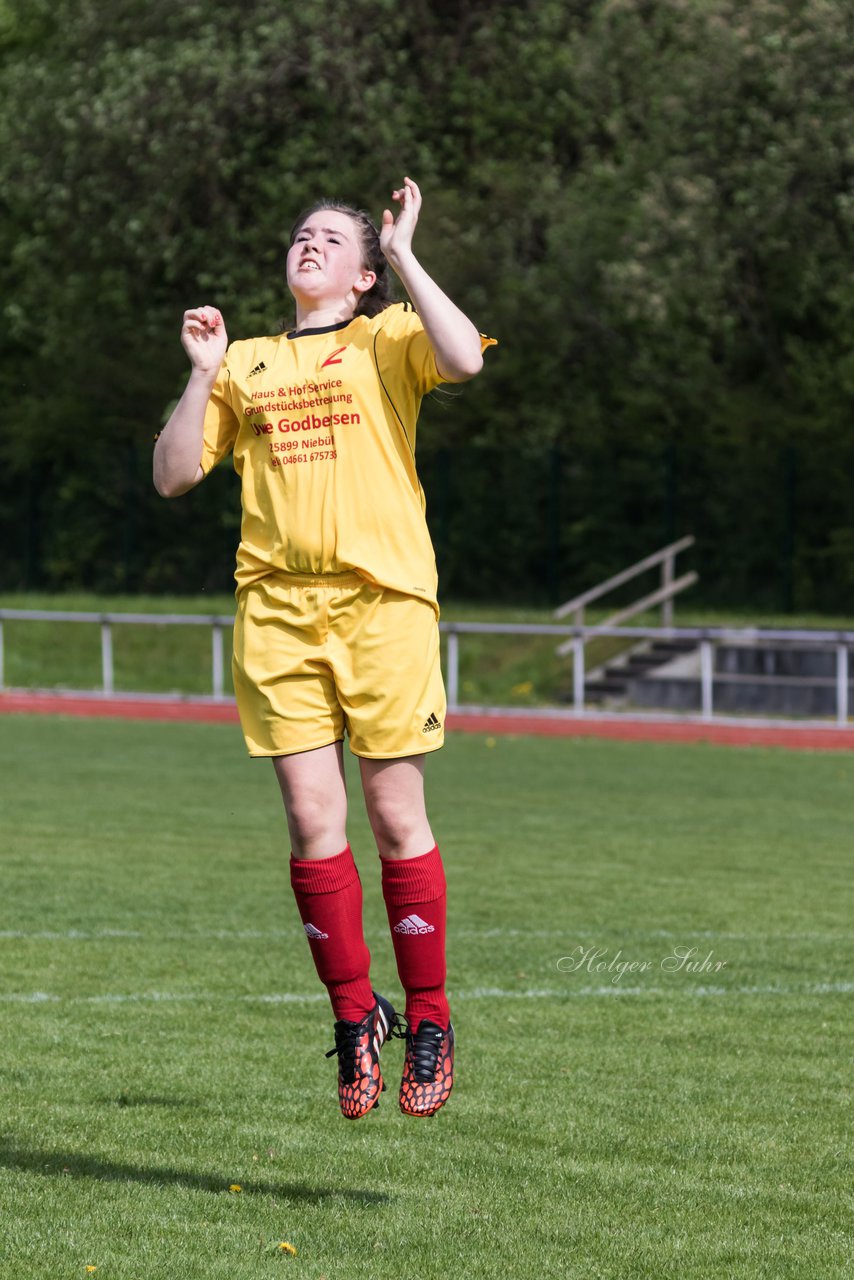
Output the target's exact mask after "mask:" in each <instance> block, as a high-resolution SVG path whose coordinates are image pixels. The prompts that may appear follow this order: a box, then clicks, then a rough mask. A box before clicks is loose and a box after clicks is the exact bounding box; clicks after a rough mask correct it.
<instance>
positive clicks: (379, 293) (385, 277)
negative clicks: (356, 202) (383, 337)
mask: <svg viewBox="0 0 854 1280" xmlns="http://www.w3.org/2000/svg"><path fill="white" fill-rule="evenodd" d="M324 209H329V210H331V211H332V212H333V213H344V214H346V215H347V217H348V218H351V219H352V220H353V222H354V223H355V224H356V230H357V231H358V233H359V243H360V244H361V246H362V263H363V265H364V266H365V267H366V268H367V270H368V271H373V272H374V274H375V275H376V277H377V278H376V280H375V282H374V283H373V284H372V285H371V287H370V289H368V290H367V291H366V292H365V293H362V294H360V295H359V301H358V303H357V305H356V310H355V313H354V314H355V315H357V316H375V315H378V314H379V312H380V311H384V310H385V308H386V307H388V306H391V304H392V302H393V301H394V298H393V297H392V280H391V272H390V271H389V266H388V263H387V262H386V258H385V254H384V253H383V251H382V249H381V248H380V233H379V231H378V230H377V228H376V225H375V224H374V222H373V221H372V219H371V216H370V214H368V213H366V212H365V210H364V209H354V208H353V206H352V205H349V204H343V203H341V201H339V200H318V201H317V203H316V204H313V205H310V206H309V208H308V209H303V211H302V213H301V214H300V215H299V217H298V218H297V220H296V222H295V223H294V225H293V227H292V228H291V234H290V237H289V239H288V245H292V244H293V242H294V240H295V239H296V235H297V232H298V231H299V229H300V227H302V226H303V224H304V223H305V222H306V221H307V220H308V219H309V218H310V217H311V216H312V214H315V213H320V212H321V211H322V210H324Z"/></svg>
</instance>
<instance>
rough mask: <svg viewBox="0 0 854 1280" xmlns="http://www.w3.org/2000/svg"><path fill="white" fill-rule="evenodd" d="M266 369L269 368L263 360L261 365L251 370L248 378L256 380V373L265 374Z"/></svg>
mask: <svg viewBox="0 0 854 1280" xmlns="http://www.w3.org/2000/svg"><path fill="white" fill-rule="evenodd" d="M266 368H267V366H266V365H265V363H264V361H263V360H262V361H261V363H260V364H256V366H255V368H254V369H250V370H249V372H248V373H247V375H246V376H247V378H254V377H255V374H256V373H263V372H264V370H265V369H266Z"/></svg>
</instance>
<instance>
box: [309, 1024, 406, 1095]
mask: <svg viewBox="0 0 854 1280" xmlns="http://www.w3.org/2000/svg"><path fill="white" fill-rule="evenodd" d="M372 1018H373V1010H371V1012H370V1013H369V1014H368V1015H367V1016H366V1017H364V1018H363V1019H362V1021H361V1022H343V1021H342V1022H336V1023H335V1044H334V1046H333V1048H331V1049H330V1050H329V1052H328V1053H327V1054H326V1055H325V1056H326V1057H327V1058H331V1057H332V1056H333V1055H334V1054H336V1053H337V1054H338V1072H339V1074H340V1076H341V1079H342V1080H343V1081H344V1083H345V1084H352V1083H353V1081H354V1080H355V1078H356V1050H357V1048H358V1045H359V1039H360V1037H361V1036H363V1035H364V1033H365V1032H366V1031H367V1032H368V1033H370V1022H371V1019H372ZM392 1036H394V1037H395V1038H396V1039H397V1040H404V1039H405V1038H406V1022H405V1020H404V1019H403V1018H401V1017H400V1015H399V1014H396V1015H395V1018H394V1021H393V1022H392V1024H391V1026H390V1027H389V1029H388V1033H387V1035H386V1039H387V1040H391V1038H392Z"/></svg>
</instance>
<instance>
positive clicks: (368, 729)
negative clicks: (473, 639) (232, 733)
mask: <svg viewBox="0 0 854 1280" xmlns="http://www.w3.org/2000/svg"><path fill="white" fill-rule="evenodd" d="M232 670H233V672H234V692H235V695H236V697H237V708H238V711H239V712H240V723H241V726H242V729H243V736H244V738H245V739H246V745H247V747H248V749H249V754H250V756H283V755H293V754H294V753H295V752H298V751H313V750H315V749H316V748H317V747H324V746H326V745H328V744H329V743H331V742H340V741H341V740H342V739H343V737H344V733H345V731H346V733H347V735H348V736H349V739H350V750H351V751H352V752H353V753H354V755H357V756H367V757H369V758H372V759H378V760H393V759H395V758H397V757H400V756H411V755H421V754H423V753H424V752H426V751H435V750H437V749H438V748H439V747H441V746H442V744H443V742H444V739H445V688H444V685H443V683H442V672H441V668H440V663H439V627H438V623H437V621H436V612H435V610H434V608H433V606H432V605H431V604H430V603H429V602H428V601H426V600H419V599H417V598H416V597H415V596H407V595H403V594H401V593H400V592H398V591H389V590H386V589H385V588H383V587H376V586H373V585H372V584H371V583H368V582H366V581H365V579H364V578H362V577H360V575H359V574H357V573H339V574H329V575H325V576H323V577H317V578H313V577H309V576H304V575H302V574H292V573H289V574H271V575H269V576H268V577H265V578H261V579H259V580H258V581H257V582H252V583H250V584H249V585H248V586H246V587H244V588H243V589H242V590H241V592H240V594H239V596H238V600H237V617H236V619H235V623H234V659H233V663H232Z"/></svg>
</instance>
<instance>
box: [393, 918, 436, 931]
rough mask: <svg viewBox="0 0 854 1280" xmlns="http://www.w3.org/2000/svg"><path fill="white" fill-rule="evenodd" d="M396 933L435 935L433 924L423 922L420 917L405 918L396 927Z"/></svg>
mask: <svg viewBox="0 0 854 1280" xmlns="http://www.w3.org/2000/svg"><path fill="white" fill-rule="evenodd" d="M394 932H395V933H435V932H436V930H435V929H434V927H433V925H432V924H428V923H427V921H426V920H422V919H421V917H420V916H416V915H411V916H405V917H404V919H403V920H400V921H399V922H398V923H397V924H396V925H395V926H394Z"/></svg>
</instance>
